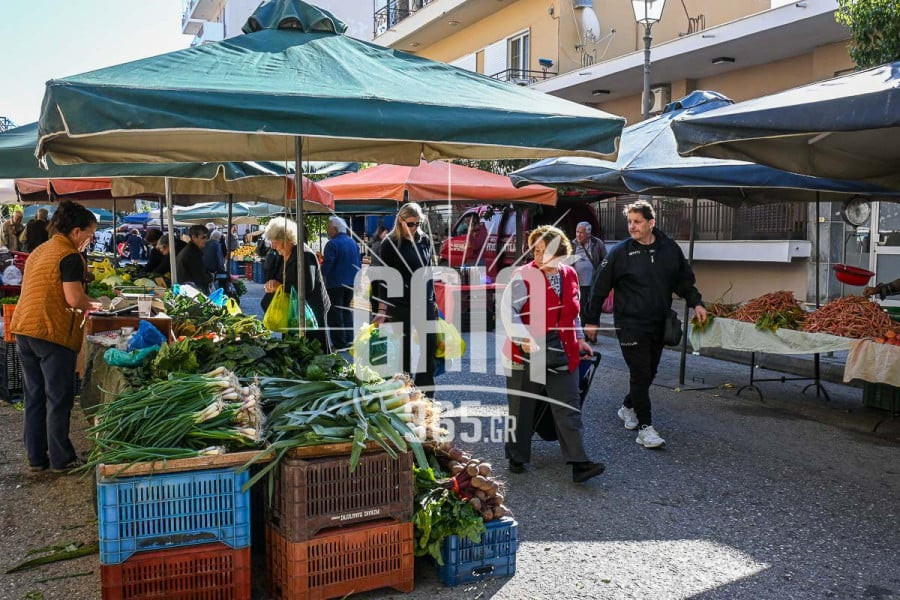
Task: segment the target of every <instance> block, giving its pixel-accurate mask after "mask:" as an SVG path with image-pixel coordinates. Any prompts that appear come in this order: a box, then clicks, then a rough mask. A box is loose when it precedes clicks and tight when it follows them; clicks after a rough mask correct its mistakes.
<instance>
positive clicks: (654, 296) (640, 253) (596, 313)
mask: <svg viewBox="0 0 900 600" xmlns="http://www.w3.org/2000/svg"><path fill="white" fill-rule="evenodd" d="M624 213H625V216H626V217H627V219H628V233H629V235H630V236H631V239H629V240H626V241H624V242H622V243H621V244H619V245H617V246H616V247H615V248H613V249H612V250H611V251H610V253H609V256H607V257H606V260H604V261H603V264H602V265H601V268H600V273H599V274H598V275H597V277H596V278H595V279H594V284H593V287H592V290H591V300H590V308H589V310H588V316H587V317H586V319H585V320H586V325H585V331H586V332H587V335H588V337H592V336H594V335H596V330H597V323H599V320H600V309H601V306H602V305H603V301H604V300H605V299H606V297H607V296H608V295H609V293H610V292H611V291H615V295H614V297H613V318H614V321H615V326H616V331H617V335H618V338H619V347H620V348H621V350H622V356H623V358H624V359H625V363H626V364H627V365H628V370H629V373H630V388H629V391H628V395H627V396H625V401H624V402H623V404H622V407H621V408H620V409H619V411H618V415H619V418H620V419H622V421H624V422H625V428H626V429H638V436H637V439H636V440H635V441H636V442H637V443H638V444H640V445H641V446H643V447H644V448H659V447H661V446H663V445H664V444H665V443H666V442H665V440H664V439H663V438H662V437H660V435H659V433H657V431H656V429H654V427H653V422H652V419H651V410H650V385H651V384H652V383H653V379H654V378H655V377H656V370H657V368H658V367H659V359H660V357H661V356H662V350H663V345H664V343H663V334H664V331H665V325H666V320H667V319H668V318H669V315H670V314H671V311H672V294H673V293H674V294H678V296H680V297H681V298H684V300H685V301H686V302H687V303H688V306H691V307H693V308H694V312H695V314H696V316H697V319H698V320H699V321H700V322H701V323H702V322H705V321H706V309H705V308H704V307H703V301H702V298H701V297H700V292H699V291H697V288H696V286H695V281H696V280H695V278H694V271H693V270H692V269H691V265H690V264H689V263H688V261H687V259H685V257H684V253H683V252H682V251H681V248H680V247H679V246H678V244H676V243H675V241H674V240H672V239H671V238H669V237H668V236H667V235H666V234H664V233H663V232H662V231H660V230H659V229H658V228H657V227H656V216H655V214H654V212H653V207H652V206H651V205H650V204H649V203H648V202H645V201H643V200H639V201H637V202H635V203H633V204H629V205H628V206H627V207H625V211H624Z"/></svg>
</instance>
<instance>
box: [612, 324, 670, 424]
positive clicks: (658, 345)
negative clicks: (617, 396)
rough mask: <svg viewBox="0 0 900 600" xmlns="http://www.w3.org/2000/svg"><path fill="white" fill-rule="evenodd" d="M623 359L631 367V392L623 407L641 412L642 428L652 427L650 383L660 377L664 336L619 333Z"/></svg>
mask: <svg viewBox="0 0 900 600" xmlns="http://www.w3.org/2000/svg"><path fill="white" fill-rule="evenodd" d="M619 347H620V348H621V349H622V358H624V359H625V364H627V365H628V372H629V375H630V378H629V383H630V384H631V385H630V389H629V391H628V395H627V396H625V402H623V404H624V405H625V407H626V408H633V409H634V412H635V413H637V418H638V427H643V426H644V425H652V423H653V421H652V419H651V416H650V384H652V383H653V379H654V378H655V377H656V369H657V368H659V359H660V357H661V356H662V351H663V338H662V336H661V335H647V334H636V335H632V334H629V333H627V332H625V331H622V332H620V333H619Z"/></svg>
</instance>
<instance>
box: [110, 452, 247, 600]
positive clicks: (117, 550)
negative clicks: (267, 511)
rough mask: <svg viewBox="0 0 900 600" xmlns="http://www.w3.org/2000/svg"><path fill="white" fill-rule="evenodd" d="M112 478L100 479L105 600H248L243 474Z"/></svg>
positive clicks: (225, 471) (228, 470)
mask: <svg viewBox="0 0 900 600" xmlns="http://www.w3.org/2000/svg"><path fill="white" fill-rule="evenodd" d="M188 460H192V459H188ZM126 472H127V471H126ZM114 474H115V470H114V469H112V468H110V467H106V468H105V471H104V467H102V466H101V467H100V469H98V473H97V515H98V517H99V529H100V532H99V533H100V536H99V537H100V564H101V567H100V574H101V585H102V597H103V600H144V599H150V598H166V599H168V600H188V599H194V598H203V599H204V600H250V597H251V588H250V573H251V564H250V559H251V556H250V495H249V492H243V491H241V487H242V486H243V485H244V484H245V483H246V482H247V480H248V477H249V474H248V473H247V472H246V471H245V472H243V473H240V474H239V473H236V471H235V468H233V467H228V468H216V469H208V468H207V469H203V470H191V471H184V472H174V473H168V472H164V473H159V472H158V471H157V472H154V473H152V474H149V475H139V476H130V477H115V476H113V475H114Z"/></svg>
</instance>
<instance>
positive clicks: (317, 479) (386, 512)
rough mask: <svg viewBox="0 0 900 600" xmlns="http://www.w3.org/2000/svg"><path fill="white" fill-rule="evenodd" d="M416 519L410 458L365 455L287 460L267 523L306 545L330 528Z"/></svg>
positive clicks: (284, 461) (279, 474)
mask: <svg viewBox="0 0 900 600" xmlns="http://www.w3.org/2000/svg"><path fill="white" fill-rule="evenodd" d="M412 515H413V480H412V454H411V453H409V452H404V453H401V454H400V455H399V456H398V457H397V459H396V460H395V459H393V458H391V457H390V456H389V455H388V454H387V453H385V452H380V453H377V454H363V455H362V456H361V457H360V459H359V465H358V466H357V467H356V470H355V471H353V472H352V473H351V472H350V457H349V456H337V457H330V458H314V459H311V460H303V459H297V458H290V457H285V458H284V459H282V461H281V464H280V465H279V472H278V475H277V477H276V478H275V489H274V492H273V494H272V503H271V505H269V504H268V503H266V516H267V520H268V523H269V524H270V525H271V526H272V527H274V528H275V529H276V530H277V531H278V533H279V534H281V536H282V537H284V538H285V539H286V540H287V541H289V542H304V541H306V540H308V539H310V538H312V537H313V536H314V535H316V534H317V533H319V532H321V531H323V530H325V529H329V528H331V527H344V526H347V525H354V524H357V523H362V522H365V521H374V520H378V519H385V518H391V519H394V520H396V521H400V522H402V521H410V520H412Z"/></svg>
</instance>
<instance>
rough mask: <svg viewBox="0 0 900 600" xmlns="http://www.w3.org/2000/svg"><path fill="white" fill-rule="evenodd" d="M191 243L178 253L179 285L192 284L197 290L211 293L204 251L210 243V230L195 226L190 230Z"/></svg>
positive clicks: (176, 269) (177, 270)
mask: <svg viewBox="0 0 900 600" xmlns="http://www.w3.org/2000/svg"><path fill="white" fill-rule="evenodd" d="M188 235H189V236H190V238H191V241H190V242H189V243H188V244H187V245H186V246H185V247H184V249H182V251H181V252H179V253H178V258H177V260H176V261H175V272H176V278H177V280H178V283H190V284H192V285H193V286H194V287H195V288H197V289H198V290H200V291H201V292H203V293H204V294H208V293H209V282H210V280H211V279H212V278H211V277H210V274H209V271H207V270H206V265H205V264H204V262H203V249H204V248H205V247H206V242H207V241H209V230H208V229H207V228H206V227H204V226H203V225H194V226H193V227H191V228H190V229H189V230H188Z"/></svg>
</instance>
